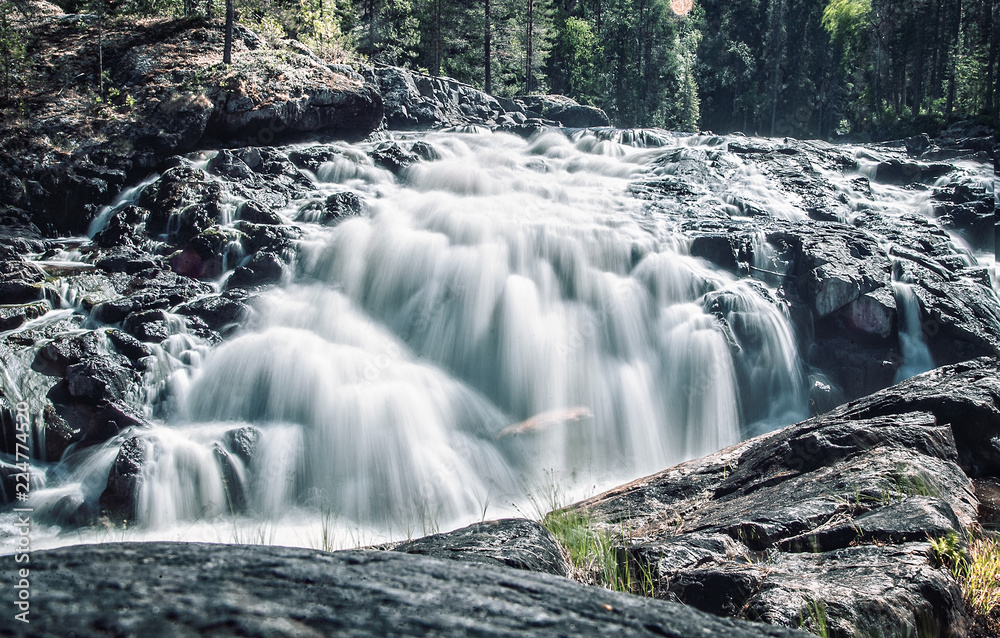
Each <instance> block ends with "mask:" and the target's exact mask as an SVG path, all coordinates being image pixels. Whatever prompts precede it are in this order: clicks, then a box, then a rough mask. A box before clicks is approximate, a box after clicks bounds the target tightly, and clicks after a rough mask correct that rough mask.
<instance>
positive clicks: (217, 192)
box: [139, 165, 223, 243]
mask: <svg viewBox="0 0 1000 638" xmlns="http://www.w3.org/2000/svg"><path fill="white" fill-rule="evenodd" d="M222 199H223V190H222V185H221V184H220V183H219V182H218V181H214V180H212V179H210V178H209V177H208V176H207V175H206V174H205V173H204V172H203V171H200V170H198V169H195V168H192V167H190V166H186V165H182V166H177V167H175V168H171V169H170V170H168V171H167V172H166V173H164V174H163V175H162V176H161V177H160V179H158V180H157V181H155V182H153V183H152V184H150V185H149V186H147V187H146V188H145V189H143V191H142V196H141V197H140V198H139V205H140V206H142V207H143V208H146V209H148V210H149V216H148V217H147V219H146V231H147V232H148V233H149V234H150V235H151V236H154V237H157V236H162V237H165V238H166V239H167V240H168V241H170V242H173V243H177V242H184V241H188V240H191V239H193V238H194V237H196V236H197V235H199V234H201V233H202V232H204V231H206V230H208V229H209V228H211V227H212V226H213V225H215V224H217V223H219V222H220V221H221V208H220V207H221V204H222Z"/></svg>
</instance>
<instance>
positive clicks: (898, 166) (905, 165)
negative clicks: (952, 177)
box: [875, 159, 955, 185]
mask: <svg viewBox="0 0 1000 638" xmlns="http://www.w3.org/2000/svg"><path fill="white" fill-rule="evenodd" d="M954 169H955V167H954V166H952V165H951V164H923V163H920V162H904V161H902V160H896V159H891V160H888V161H885V162H882V163H880V164H879V165H878V168H877V169H876V171H875V179H876V180H877V181H879V182H883V183H885V184H899V185H906V184H912V183H914V182H918V183H919V182H932V181H934V180H935V179H937V178H938V177H943V176H944V175H947V174H948V173H950V172H951V171H953V170H954Z"/></svg>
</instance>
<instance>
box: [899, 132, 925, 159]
mask: <svg viewBox="0 0 1000 638" xmlns="http://www.w3.org/2000/svg"><path fill="white" fill-rule="evenodd" d="M903 144H904V146H905V147H906V154H907V155H909V156H910V157H920V156H921V155H923V154H924V152H925V151H926V150H927V149H929V148H930V147H931V138H930V137H929V136H928V135H927V133H921V134H920V135H914V136H913V137H908V138H906V140H905V141H904V142H903Z"/></svg>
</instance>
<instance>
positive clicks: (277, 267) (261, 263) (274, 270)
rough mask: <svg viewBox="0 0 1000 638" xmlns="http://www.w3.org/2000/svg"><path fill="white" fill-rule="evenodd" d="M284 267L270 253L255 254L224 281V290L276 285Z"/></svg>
mask: <svg viewBox="0 0 1000 638" xmlns="http://www.w3.org/2000/svg"><path fill="white" fill-rule="evenodd" d="M284 272H285V265H284V263H283V262H282V260H281V259H280V258H279V257H278V256H277V255H275V254H274V253H272V252H266V251H264V252H258V253H255V254H254V255H253V256H252V257H251V258H250V261H248V262H247V263H246V265H244V266H240V267H238V268H237V269H236V270H234V271H233V274H232V275H230V277H229V279H228V280H227V281H226V290H227V291H228V290H233V289H234V288H244V289H252V288H258V287H262V286H267V285H270V284H276V283H278V282H279V281H281V278H282V277H283V276H284Z"/></svg>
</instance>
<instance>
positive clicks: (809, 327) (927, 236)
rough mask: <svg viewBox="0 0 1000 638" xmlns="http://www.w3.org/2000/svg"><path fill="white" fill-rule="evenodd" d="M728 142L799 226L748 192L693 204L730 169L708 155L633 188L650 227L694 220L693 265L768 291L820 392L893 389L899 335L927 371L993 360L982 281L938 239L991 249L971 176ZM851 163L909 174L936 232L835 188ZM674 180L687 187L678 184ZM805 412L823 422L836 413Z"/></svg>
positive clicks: (960, 254)
mask: <svg viewBox="0 0 1000 638" xmlns="http://www.w3.org/2000/svg"><path fill="white" fill-rule="evenodd" d="M721 141H722V140H720V142H721ZM725 143H726V149H727V150H728V151H729V152H730V153H731V154H733V155H735V156H737V157H738V158H739V161H740V162H741V163H742V164H743V165H745V166H748V167H752V168H753V170H756V171H759V172H760V173H761V174H762V175H763V176H766V177H767V179H769V180H772V182H773V183H775V184H776V185H777V186H778V187H779V188H780V189H781V190H782V191H783V192H785V193H787V195H788V202H789V203H791V204H792V208H793V210H794V212H795V213H797V214H798V215H801V216H802V217H803V218H801V219H795V218H792V216H791V215H789V217H790V218H789V219H775V218H774V217H773V216H771V215H770V214H769V213H768V212H767V211H768V210H769V209H770V208H773V206H769V205H768V203H767V202H756V201H754V199H753V194H752V192H751V193H735V194H732V193H727V194H726V195H725V203H726V207H725V208H724V209H723V208H722V207H721V206H720V207H719V209H716V210H711V209H710V210H706V209H705V208H706V207H705V206H704V205H700V206H694V204H695V202H698V201H699V198H705V197H706V196H710V195H711V193H705V192H702V191H703V188H702V187H700V186H699V182H700V179H701V177H700V176H701V175H704V173H705V172H706V171H717V172H718V173H719V175H718V177H719V178H720V179H725V176H726V175H727V174H728V171H730V170H732V169H731V168H730V167H729V166H728V164H727V161H726V160H725V159H724V158H721V157H714V158H713V157H712V156H711V153H708V152H706V155H705V157H704V159H703V160H701V158H699V157H698V153H699V152H698V151H689V152H687V153H686V154H683V156H680V155H678V156H676V157H671V158H670V159H671V164H670V166H669V171H665V172H666V173H667V174H665V175H664V176H663V177H660V178H658V179H656V180H647V181H644V182H642V183H636V184H634V185H633V186H632V188H633V190H634V192H636V193H637V194H639V195H641V196H643V197H649V198H650V199H651V200H652V201H653V202H654V203H652V204H651V205H650V206H651V208H652V209H654V210H655V211H656V212H657V214H659V215H666V216H670V215H676V214H677V212H676V211H677V210H678V209H680V210H682V211H697V215H694V214H693V213H692V212H685V214H684V221H683V224H684V228H685V230H686V231H687V232H688V233H690V234H691V235H692V236H693V239H692V244H691V253H692V254H693V255H695V256H699V257H702V258H704V259H707V260H709V261H712V262H713V263H715V264H716V265H718V266H720V267H722V268H725V269H727V270H729V271H731V272H733V273H734V274H738V275H741V276H747V275H749V276H752V277H754V278H756V279H758V280H760V281H762V282H764V283H766V284H768V285H770V286H775V287H777V288H778V290H779V294H780V297H781V299H782V302H783V303H784V304H787V306H786V307H787V308H788V309H789V314H790V316H791V317H792V318H793V320H794V322H795V325H796V328H797V336H798V340H799V349H800V352H801V353H802V355H803V357H804V359H805V360H806V361H807V363H809V364H810V365H811V366H812V368H813V370H814V371H816V372H818V373H819V374H820V375H821V376H822V378H823V379H825V380H826V381H820V383H827V382H832V384H833V386H834V387H833V390H834V394H838V393H843V395H844V396H845V397H846V398H848V399H851V398H857V397H861V396H864V395H866V394H869V393H871V392H874V391H876V390H879V389H882V388H885V387H887V386H888V385H890V384H891V383H892V382H893V381H894V380H895V379H896V378H897V374H898V372H899V370H900V368H901V367H902V366H903V365H905V363H906V355H905V353H904V349H903V347H902V346H901V344H900V342H901V338H900V336H899V335H900V333H903V332H907V331H909V334H911V335H912V334H917V335H918V336H919V339H920V340H921V341H922V342H923V343H925V344H926V345H927V347H928V348H929V350H930V353H931V355H932V358H933V362H934V364H936V365H945V364H950V363H956V362H959V361H965V360H969V359H972V358H975V357H978V356H984V355H993V354H996V353H1000V328H998V326H1000V303H998V302H997V299H996V295H995V293H994V291H993V289H992V286H991V284H990V281H989V276H988V274H987V273H986V271H985V270H983V269H982V268H980V267H979V266H977V265H976V264H975V262H974V260H972V259H971V258H970V256H969V254H968V253H967V251H966V250H965V249H963V248H962V247H961V246H959V245H957V244H956V242H954V241H953V240H952V238H951V236H949V234H948V233H947V231H946V229H947V228H952V229H955V230H958V231H959V232H961V233H964V234H966V235H968V234H971V233H973V232H976V233H978V236H979V237H980V238H981V239H980V244H981V245H989V240H986V239H984V238H983V232H982V231H983V230H984V228H985V227H986V225H987V224H992V221H989V222H987V221H986V219H987V218H989V219H990V220H992V216H991V213H992V207H993V204H992V201H990V202H987V201H986V199H988V198H987V197H986V189H985V187H983V186H982V185H981V184H980V181H979V180H980V178H979V177H978V176H976V175H975V174H974V173H973V174H968V173H966V171H965V169H960V168H958V167H955V166H950V165H941V164H929V163H925V162H917V161H914V160H911V159H906V158H905V156H904V155H902V154H901V153H900V152H899V151H898V150H887V149H884V148H881V147H880V151H879V152H874V151H870V150H864V149H860V150H854V151H853V152H852V151H851V149H850V148H845V147H837V146H833V145H831V144H827V143H824V142H800V141H795V140H788V139H786V140H783V141H779V140H770V139H752V138H741V137H739V136H732V137H730V138H727V139H726V142H725ZM693 158H694V159H693ZM859 158H863V159H865V161H868V162H872V161H874V160H876V159H877V160H879V162H880V164H878V165H877V166H876V167H875V171H876V172H877V171H878V170H881V168H879V167H880V166H881V165H882V164H887V165H888V164H891V165H893V166H896V165H900V166H902V165H904V164H913V165H914V166H915V167H916V168H914V170H913V171H911V172H910V173H912V174H910V173H908V175H909V177H907V178H906V179H911V178H912V180H915V181H914V182H913V183H907V185H906V187H905V188H906V189H908V192H913V191H918V192H919V191H920V190H923V191H924V192H926V193H927V195H928V199H929V203H930V204H932V205H933V206H934V207H935V212H936V214H937V216H938V217H939V219H940V221H941V223H935V222H934V221H933V220H929V219H928V218H926V217H923V216H917V215H912V214H907V215H903V216H902V217H900V216H898V213H896V212H894V211H892V209H891V207H887V206H885V204H883V203H882V202H880V201H879V200H878V198H876V197H874V196H873V194H872V191H871V185H870V183H869V180H868V178H867V177H864V176H857V177H854V178H851V179H845V178H846V177H848V176H849V175H851V174H852V173H855V171H858V170H859V169H860V165H859V162H860V159H859ZM698 160H701V161H698ZM925 173H927V174H928V175H930V177H928V178H927V179H930V178H931V177H934V178H937V177H941V176H942V175H945V178H944V182H943V183H945V184H946V185H941V186H937V187H935V188H934V189H932V190H928V186H927V185H926V184H923V183H921V180H924V174H925ZM681 174H683V175H685V176H686V175H688V174H690V179H683V180H680V179H678V177H677V176H678V175H681ZM713 177H714V176H713ZM900 179H902V178H900ZM890 181H896V182H898V181H899V180H890ZM903 181H906V180H903ZM911 196H912V195H911ZM702 201H704V200H702ZM673 202H676V204H674V205H671V204H672V203H673ZM987 210H989V211H990V214H987V213H986V211H987ZM952 213H954V215H955V217H954V218H952V217H950V215H951V214H952ZM953 219H962V220H963V221H962V223H961V224H958V223H955V222H954V221H953ZM973 229H978V230H973ZM898 282H903V283H905V284H906V285H908V286H909V287H910V288H911V290H912V292H913V295H914V296H915V298H916V301H915V303H916V305H917V306H918V307H917V308H916V313H917V315H918V321H919V325H917V326H908V325H905V321H904V318H903V317H904V315H905V313H906V310H905V309H904V308H900V307H897V304H898V303H899V300H897V296H898V295H899V294H900V293H899V292H898V291H897V290H896V286H897V283H898ZM813 403H814V413H819V412H821V411H823V410H825V409H829V408H830V407H832V405H833V404H835V403H836V401H833V403H831V402H830V401H828V400H826V399H822V398H817V399H816V400H814V401H813Z"/></svg>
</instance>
